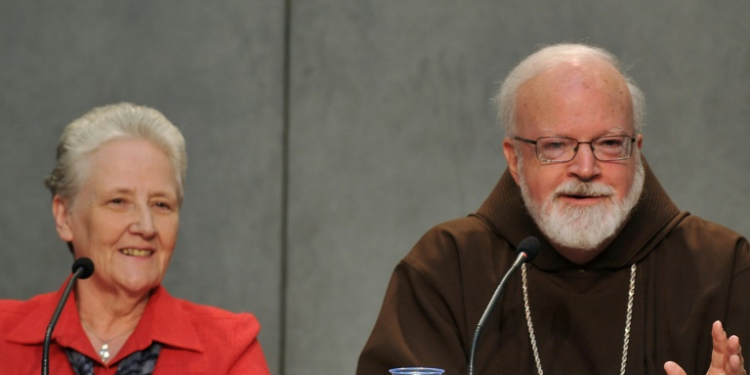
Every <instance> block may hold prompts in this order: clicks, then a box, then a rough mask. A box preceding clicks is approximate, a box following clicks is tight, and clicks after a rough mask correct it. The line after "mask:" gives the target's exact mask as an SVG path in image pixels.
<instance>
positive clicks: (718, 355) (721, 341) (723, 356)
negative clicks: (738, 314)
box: [709, 320, 731, 372]
mask: <svg viewBox="0 0 750 375" xmlns="http://www.w3.org/2000/svg"><path fill="white" fill-rule="evenodd" d="M711 337H712V338H713V343H714V350H713V351H712V352H711V369H716V370H723V369H725V368H726V367H727V364H728V361H729V356H730V355H731V354H729V352H728V350H729V349H728V348H727V333H726V332H725V331H724V327H723V326H722V324H721V322H720V321H718V320H717V321H715V322H714V324H713V326H712V327H711ZM709 372H710V371H709Z"/></svg>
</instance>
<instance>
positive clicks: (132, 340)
mask: <svg viewBox="0 0 750 375" xmlns="http://www.w3.org/2000/svg"><path fill="white" fill-rule="evenodd" d="M62 291H63V288H61V289H60V290H58V291H57V292H54V293H47V294H42V295H39V296H36V297H34V298H32V299H30V300H28V301H16V300H0V374H3V375H5V374H9V375H10V374H39V373H41V369H42V350H43V343H44V335H45V333H46V331H47V325H49V320H50V318H52V313H53V312H54V310H55V307H56V305H57V301H58V300H59V298H60V297H61V296H62ZM259 331H260V324H259V323H258V321H257V320H256V319H255V317H254V316H253V315H252V314H248V313H240V314H236V313H231V312H229V311H225V310H221V309H218V308H215V307H210V306H204V305H198V304H195V303H191V302H188V301H184V300H180V299H177V298H174V297H172V296H170V295H169V293H167V291H166V289H164V287H162V286H159V287H157V288H156V289H154V291H153V293H152V295H151V298H150V299H149V302H148V306H147V307H146V310H145V311H144V313H143V316H142V317H141V320H140V321H139V322H138V326H137V327H136V329H135V331H134V332H133V334H131V335H130V337H129V338H128V341H127V342H126V343H125V345H124V346H123V347H122V349H121V350H120V352H118V353H117V356H116V357H114V358H112V360H111V361H110V363H109V365H106V364H104V363H102V362H101V361H99V360H98V358H99V356H98V355H97V354H96V350H94V348H93V347H92V345H91V343H90V342H89V340H88V338H87V337H86V334H85V332H84V331H83V327H82V326H81V322H80V320H79V317H78V308H77V306H76V303H75V298H74V296H73V293H71V295H70V297H69V298H68V300H67V301H66V305H65V310H63V313H62V315H61V316H60V320H59V321H58V323H57V326H56V328H55V331H54V333H53V334H52V342H51V344H50V350H49V353H50V355H49V361H50V362H49V370H50V374H54V375H75V374H74V372H73V369H72V367H71V366H70V363H69V362H68V358H67V356H66V354H65V350H64V348H73V349H75V350H76V351H78V352H80V353H81V354H83V355H85V356H87V357H90V358H93V359H94V366H95V368H94V374H96V375H103V374H112V375H114V374H115V372H116V371H117V364H118V362H119V361H120V360H122V359H123V358H125V357H127V356H128V355H130V354H132V353H133V352H136V351H139V350H143V349H145V348H147V347H149V346H150V345H151V343H152V342H153V341H157V342H159V343H161V344H162V345H163V347H162V349H161V352H160V354H159V359H158V360H157V361H156V368H155V369H154V375H166V374H248V375H269V371H268V367H267V365H266V360H265V357H264V356H263V351H262V350H261V347H260V343H259V342H258V339H257V335H258V332H259Z"/></svg>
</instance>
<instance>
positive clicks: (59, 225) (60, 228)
mask: <svg viewBox="0 0 750 375" xmlns="http://www.w3.org/2000/svg"><path fill="white" fill-rule="evenodd" d="M69 210H70V207H69V205H68V202H66V201H65V200H64V199H63V198H62V197H60V196H59V195H57V194H55V196H54V197H53V198H52V216H53V217H54V218H55V228H56V229H57V235H58V236H60V239H62V240H63V241H65V242H73V230H72V228H71V226H70V211H69Z"/></svg>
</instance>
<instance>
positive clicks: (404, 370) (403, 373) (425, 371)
mask: <svg viewBox="0 0 750 375" xmlns="http://www.w3.org/2000/svg"><path fill="white" fill-rule="evenodd" d="M388 371H389V372H390V373H391V374H392V375H442V374H443V373H444V372H445V370H443V369H440V368H432V367H399V368H392V369H390V370H388Z"/></svg>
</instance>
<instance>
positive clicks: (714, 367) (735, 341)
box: [664, 321, 747, 375]
mask: <svg viewBox="0 0 750 375" xmlns="http://www.w3.org/2000/svg"><path fill="white" fill-rule="evenodd" d="M711 337H713V340H714V350H713V351H712V352H711V367H709V369H708V372H707V373H706V375H747V373H746V372H745V360H744V359H742V348H741V347H740V339H739V338H738V337H737V336H732V337H730V338H727V333H726V332H724V327H722V325H721V322H720V321H716V322H714V326H713V328H712V329H711ZM664 371H666V372H667V375H687V374H686V373H685V370H683V369H682V367H680V366H679V365H678V364H676V363H674V362H672V361H669V362H667V363H665V364H664Z"/></svg>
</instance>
